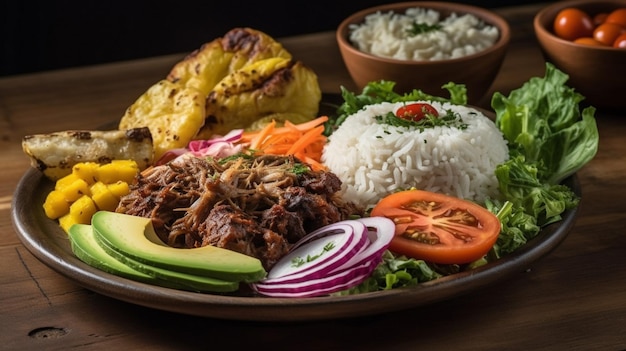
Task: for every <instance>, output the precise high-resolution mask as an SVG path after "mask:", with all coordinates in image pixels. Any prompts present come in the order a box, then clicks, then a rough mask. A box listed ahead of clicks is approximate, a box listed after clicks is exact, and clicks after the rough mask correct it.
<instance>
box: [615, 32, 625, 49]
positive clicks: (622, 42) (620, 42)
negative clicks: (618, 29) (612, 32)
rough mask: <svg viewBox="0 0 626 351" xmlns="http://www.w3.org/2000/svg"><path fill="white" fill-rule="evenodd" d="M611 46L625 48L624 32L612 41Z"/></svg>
mask: <svg viewBox="0 0 626 351" xmlns="http://www.w3.org/2000/svg"><path fill="white" fill-rule="evenodd" d="M613 47H614V48H617V49H626V33H624V34H621V35H620V36H619V37H617V39H615V41H614V42H613Z"/></svg>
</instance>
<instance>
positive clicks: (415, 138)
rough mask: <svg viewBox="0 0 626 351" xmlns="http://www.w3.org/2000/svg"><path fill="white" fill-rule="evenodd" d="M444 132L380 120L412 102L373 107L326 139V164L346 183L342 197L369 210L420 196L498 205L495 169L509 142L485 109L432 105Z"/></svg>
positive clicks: (366, 109)
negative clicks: (389, 199) (417, 192)
mask: <svg viewBox="0 0 626 351" xmlns="http://www.w3.org/2000/svg"><path fill="white" fill-rule="evenodd" d="M427 103H428V104H430V105H431V106H433V107H434V108H435V109H436V110H437V112H438V113H439V115H440V116H444V115H449V116H454V118H453V119H452V118H451V119H450V121H451V122H449V123H447V124H445V125H436V126H429V127H423V128H422V127H419V126H394V125H390V124H386V123H382V122H380V116H384V115H385V114H387V113H388V112H393V113H395V112H396V110H397V109H398V108H400V107H401V106H403V105H405V104H409V103H408V102H399V103H381V104H375V105H368V106H366V107H365V108H363V109H361V110H360V111H358V112H357V113H354V114H352V115H350V116H349V117H348V118H346V120H345V121H344V122H343V123H342V124H341V126H339V128H338V129H337V130H335V131H334V132H333V133H332V134H331V135H330V137H329V139H328V143H327V144H326V146H325V148H324V152H323V158H322V160H323V162H324V163H325V164H326V166H327V167H328V168H329V170H330V171H332V172H333V173H335V174H337V175H338V176H339V178H340V179H341V180H342V182H343V185H342V186H343V188H344V189H343V190H344V191H345V193H344V196H345V198H346V199H347V200H349V201H354V202H355V203H357V204H359V205H362V206H364V207H366V208H370V207H373V206H374V205H375V204H376V203H377V202H378V201H379V200H380V199H382V198H383V197H385V196H386V195H389V194H391V193H393V192H396V191H399V190H406V189H410V188H417V189H422V190H428V191H434V192H439V193H443V194H447V195H452V196H456V197H459V198H463V199H468V200H472V201H475V202H478V203H483V202H484V200H485V199H487V198H499V190H498V180H497V179H496V176H495V173H494V171H495V168H496V166H497V165H499V164H501V163H504V161H506V160H507V159H508V157H509V154H508V147H507V142H506V141H505V139H504V137H503V135H502V133H501V132H500V130H499V129H498V128H497V126H496V125H495V123H494V122H493V120H492V119H490V118H489V117H487V116H486V115H485V113H483V112H482V110H481V109H478V108H473V107H468V106H462V105H453V104H450V103H438V102H432V101H429V102H427Z"/></svg>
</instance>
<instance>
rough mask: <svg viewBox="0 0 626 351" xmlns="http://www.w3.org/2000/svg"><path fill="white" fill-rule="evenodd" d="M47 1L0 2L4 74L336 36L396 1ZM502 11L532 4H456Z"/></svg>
mask: <svg viewBox="0 0 626 351" xmlns="http://www.w3.org/2000/svg"><path fill="white" fill-rule="evenodd" d="M283 2H284V1H280V2H279V1H272V0H267V1H254V2H253V1H236V0H234V1H233V0H221V1H219V2H216V1H213V0H204V1H198V0H178V1H171V0H170V1H131V0H128V1H119V0H113V1H69V0H66V1H43V0H30V1H21V0H7V1H4V2H2V3H1V4H0V25H1V26H2V27H1V30H2V33H1V34H2V36H1V37H0V39H1V40H2V47H1V48H0V50H1V51H2V52H1V56H0V76H7V75H16V74H23V73H29V72H37V71H42V70H51V69H59V68H66V67H75V66H82V65H90V64H98V63H106V62H112V61H123V60H130V59H137V58H143V57H149V56H158V55H166V54H173V53H187V52H191V51H193V50H194V49H196V48H198V47H199V46H200V45H201V44H202V43H205V42H208V41H211V40H213V39H215V38H217V37H221V36H222V35H223V34H224V33H226V32H227V31H229V30H230V29H232V28H235V27H251V28H254V29H258V30H261V31H264V32H265V33H267V34H268V35H270V36H272V37H274V38H280V37H285V36H290V35H297V34H305V33H311V32H316V31H325V30H334V29H335V28H336V27H337V25H338V24H339V23H340V22H341V20H342V19H343V18H345V17H347V16H348V15H349V14H351V13H353V12H356V11H358V10H361V9H364V8H367V7H370V6H375V5H381V4H385V3H391V2H394V1H374V0H361V1H342V0H334V1H328V0H318V1H291V2H288V3H287V4H285V3H283ZM457 2H464V3H468V4H473V5H477V6H483V7H503V6H512V5H519V4H524V3H528V1H493V0H482V1H481V0H478V1H457Z"/></svg>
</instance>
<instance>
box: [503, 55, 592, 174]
mask: <svg viewBox="0 0 626 351" xmlns="http://www.w3.org/2000/svg"><path fill="white" fill-rule="evenodd" d="M568 78H569V77H568V75H567V74H565V73H563V72H562V71H560V70H558V69H557V68H556V67H555V66H554V65H552V64H550V63H546V74H545V77H542V78H540V77H533V78H531V79H530V80H529V81H528V82H526V83H525V84H524V85H522V87H520V88H518V89H516V90H513V91H512V92H511V93H510V94H509V96H508V97H505V96H504V95H503V94H501V93H498V92H496V93H495V94H494V95H493V97H492V100H491V106H492V108H493V109H494V111H495V112H496V125H497V126H498V128H499V129H500V130H501V131H502V133H503V134H504V137H505V138H506V139H507V141H508V142H509V149H510V150H512V152H514V153H515V152H518V153H520V154H521V155H524V157H525V158H526V162H530V163H533V164H534V165H535V166H536V167H537V177H538V178H539V180H541V181H542V182H547V183H549V184H559V183H561V182H562V181H563V180H564V179H565V178H567V177H569V176H571V175H572V174H574V173H576V171H578V170H579V169H580V168H582V167H583V166H584V165H585V164H586V163H587V162H589V161H590V160H591V159H593V157H594V156H595V154H596V152H597V150H598V140H599V134H598V128H597V125H596V120H595V117H594V114H595V108H594V107H592V106H589V107H587V108H585V109H584V110H582V114H581V110H580V107H579V104H580V102H581V101H582V100H583V99H584V97H583V96H582V95H581V94H579V93H578V92H576V91H575V90H574V89H573V88H571V87H569V86H567V85H566V82H567V80H568Z"/></svg>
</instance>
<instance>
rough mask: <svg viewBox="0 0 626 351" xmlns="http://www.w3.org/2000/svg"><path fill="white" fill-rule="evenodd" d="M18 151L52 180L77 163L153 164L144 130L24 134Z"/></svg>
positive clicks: (149, 137) (149, 134)
mask: <svg viewBox="0 0 626 351" xmlns="http://www.w3.org/2000/svg"><path fill="white" fill-rule="evenodd" d="M22 150H23V151H24V153H26V155H28V157H30V160H31V165H32V166H33V167H34V168H36V169H38V170H40V171H41V172H43V174H44V175H45V176H46V177H48V178H49V179H51V180H53V181H56V180H57V179H59V178H62V177H64V176H66V175H68V174H70V173H71V172H72V167H73V166H74V165H75V164H76V163H79V162H98V163H107V162H110V161H112V160H134V161H135V162H137V165H138V166H139V168H140V169H145V168H146V167H148V166H149V165H151V164H152V161H153V145H152V135H151V133H150V130H149V129H148V128H133V129H128V130H111V131H89V130H69V131H63V132H56V133H50V134H35V135H27V136H25V137H24V138H23V139H22Z"/></svg>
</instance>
